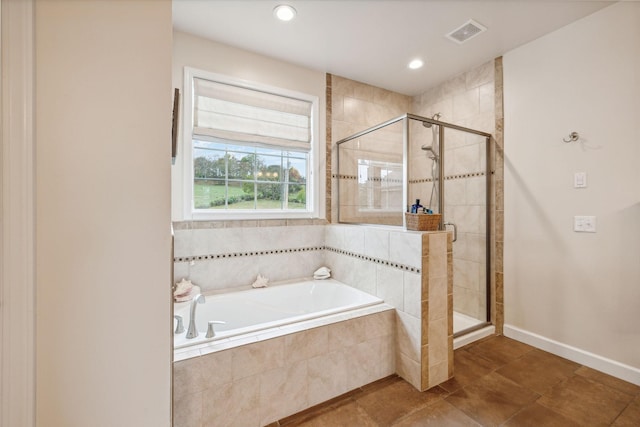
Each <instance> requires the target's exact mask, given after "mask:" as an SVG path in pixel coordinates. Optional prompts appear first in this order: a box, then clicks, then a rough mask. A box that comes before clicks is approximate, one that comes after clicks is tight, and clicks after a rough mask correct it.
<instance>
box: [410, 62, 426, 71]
mask: <svg viewBox="0 0 640 427" xmlns="http://www.w3.org/2000/svg"><path fill="white" fill-rule="evenodd" d="M423 65H424V62H422V60H421V59H414V60H413V61H411V62H409V68H411V69H412V70H417V69H418V68H420V67H422V66H423Z"/></svg>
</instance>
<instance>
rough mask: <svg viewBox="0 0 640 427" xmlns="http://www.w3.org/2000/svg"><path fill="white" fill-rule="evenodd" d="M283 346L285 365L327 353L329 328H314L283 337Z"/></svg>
mask: <svg viewBox="0 0 640 427" xmlns="http://www.w3.org/2000/svg"><path fill="white" fill-rule="evenodd" d="M284 346H285V348H284V360H285V364H287V365H288V364H292V363H294V362H298V361H300V360H306V359H311V358H312V357H316V356H319V355H321V354H325V353H328V352H329V328H315V329H309V330H306V331H302V332H297V333H295V334H289V335H285V337H284Z"/></svg>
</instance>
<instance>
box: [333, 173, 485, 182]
mask: <svg viewBox="0 0 640 427" xmlns="http://www.w3.org/2000/svg"><path fill="white" fill-rule="evenodd" d="M486 174H487V173H486V172H484V171H482V172H470V173H462V174H457V175H446V176H445V177H444V179H445V180H447V181H448V180H452V179H466V178H474V177H477V176H485V175H486ZM331 177H332V178H339V179H345V180H352V181H355V180H357V179H358V177H357V176H355V175H342V174H340V175H337V174H333V175H331ZM367 181H374V182H382V181H384V182H394V183H401V182H402V180H401V179H391V180H386V179H383V178H370V179H367ZM433 181H434V180H433V178H422V179H410V180H409V184H420V183H424V182H433Z"/></svg>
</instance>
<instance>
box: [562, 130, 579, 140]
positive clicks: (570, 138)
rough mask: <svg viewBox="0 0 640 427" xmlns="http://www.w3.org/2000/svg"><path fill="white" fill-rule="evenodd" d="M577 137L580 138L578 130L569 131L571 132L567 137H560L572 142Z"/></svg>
mask: <svg viewBox="0 0 640 427" xmlns="http://www.w3.org/2000/svg"><path fill="white" fill-rule="evenodd" d="M579 139H580V134H578V132H571V133H570V134H569V139H564V138H562V140H563V141H564V142H573V141H577V140H579Z"/></svg>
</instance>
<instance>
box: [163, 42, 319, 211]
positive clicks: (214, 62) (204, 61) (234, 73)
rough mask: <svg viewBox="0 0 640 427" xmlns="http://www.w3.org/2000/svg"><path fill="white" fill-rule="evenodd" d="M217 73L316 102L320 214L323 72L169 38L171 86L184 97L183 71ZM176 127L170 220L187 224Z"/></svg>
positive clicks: (224, 47) (215, 45) (212, 44)
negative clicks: (176, 155) (311, 97)
mask: <svg viewBox="0 0 640 427" xmlns="http://www.w3.org/2000/svg"><path fill="white" fill-rule="evenodd" d="M185 66H188V67H192V68H197V69H200V70H204V71H208V72H212V73H219V74H223V75H226V76H230V77H234V78H239V79H242V80H247V81H250V82H256V83H262V84H266V85H270V86H276V87H280V88H283V89H288V90H293V91H298V92H302V93H306V94H309V95H314V96H317V97H318V98H319V101H320V102H319V105H318V108H319V112H320V118H319V129H320V136H319V140H320V153H318V155H319V159H320V171H319V174H320V176H319V182H320V183H321V185H320V187H321V189H320V195H319V199H320V202H319V203H320V206H319V208H320V209H319V212H320V216H321V217H322V216H323V214H324V189H323V188H322V187H323V185H322V183H324V180H325V177H324V141H325V110H326V106H325V74H324V73H323V72H319V71H314V70H310V69H308V68H303V67H299V66H297V65H293V64H290V63H286V62H282V61H279V60H277V59H273V58H269V57H266V56H261V55H258V54H255V53H252V52H248V51H245V50H240V49H237V48H234V47H231V46H228V45H224V44H220V43H217V42H214V41H211V40H206V39H203V38H200V37H196V36H193V35H191V34H186V33H183V32H180V31H174V34H173V86H174V87H177V88H179V89H180V91H181V93H184V88H183V86H184V81H183V79H184V74H183V70H184V67H185ZM183 125H184V124H183V123H180V136H179V141H178V145H179V147H180V148H179V150H178V158H177V159H176V164H175V165H174V166H173V167H172V172H171V174H172V175H171V176H172V177H171V193H172V196H173V197H172V200H173V201H172V218H173V220H174V221H182V220H189V219H190V218H186V217H185V215H184V192H183V188H184V181H183V166H182V165H183V162H184V158H183V156H182V148H181V146H182V131H183V129H184V128H183Z"/></svg>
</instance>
